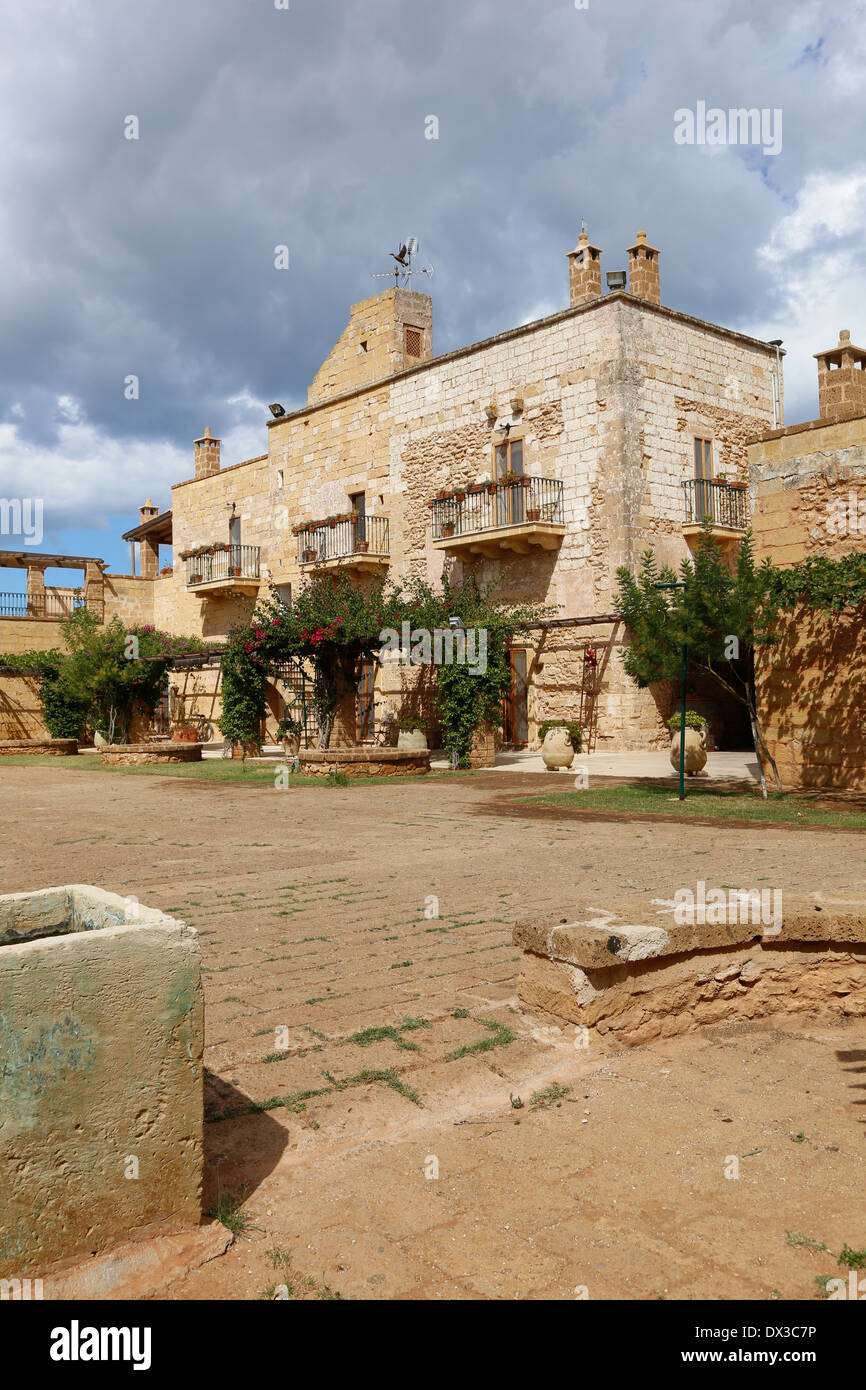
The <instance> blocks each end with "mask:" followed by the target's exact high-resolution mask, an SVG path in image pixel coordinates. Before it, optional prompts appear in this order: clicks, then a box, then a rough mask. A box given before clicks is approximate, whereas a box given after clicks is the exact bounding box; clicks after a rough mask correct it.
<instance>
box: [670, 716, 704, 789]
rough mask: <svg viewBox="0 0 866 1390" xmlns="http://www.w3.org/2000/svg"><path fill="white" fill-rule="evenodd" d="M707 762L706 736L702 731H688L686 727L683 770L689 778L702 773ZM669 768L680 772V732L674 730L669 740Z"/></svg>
mask: <svg viewBox="0 0 866 1390" xmlns="http://www.w3.org/2000/svg"><path fill="white" fill-rule="evenodd" d="M706 761H707V735H706V730H704V729H690V728H689V727H688V726H686V752H685V759H684V762H685V770H686V772H687V773H688V774H689V776H690V777H694V776H696V775H697V773H699V772H702V771H703V768H704V765H705V763H706ZM671 767H672V768H673V769H674V771H675V772H679V770H680V731H679V729H677V730H676V732H675V733H674V735H673V737H672V739H671Z"/></svg>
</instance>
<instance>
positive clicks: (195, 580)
mask: <svg viewBox="0 0 866 1390" xmlns="http://www.w3.org/2000/svg"><path fill="white" fill-rule="evenodd" d="M194 568H195V566H193V569H194ZM189 582H190V584H200V583H201V574H191V575H190V577H189Z"/></svg>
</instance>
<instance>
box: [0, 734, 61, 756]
mask: <svg viewBox="0 0 866 1390" xmlns="http://www.w3.org/2000/svg"><path fill="white" fill-rule="evenodd" d="M77 752H78V740H77V739H74V738H10V739H4V740H3V741H2V742H0V758H14V757H20V756H21V754H22V753H39V754H42V755H43V756H44V757H46V758H68V757H71V755H72V754H73V753H77Z"/></svg>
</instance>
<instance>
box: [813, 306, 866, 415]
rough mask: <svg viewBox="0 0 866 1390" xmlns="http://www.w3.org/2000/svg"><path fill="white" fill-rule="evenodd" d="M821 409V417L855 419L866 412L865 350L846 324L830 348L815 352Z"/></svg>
mask: <svg viewBox="0 0 866 1390" xmlns="http://www.w3.org/2000/svg"><path fill="white" fill-rule="evenodd" d="M815 357H816V358H817V361H818V409H819V410H820V413H821V419H822V420H852V419H854V417H855V416H857V415H866V367H864V363H866V350H864V349H863V348H859V347H855V346H854V344H853V343H852V342H851V334H850V332H849V330H848V329H847V328H843V329H841V330H840V332H839V341H838V343H837V344H836V346H835V347H834V348H830V349H829V350H828V351H827V352H816V353H815Z"/></svg>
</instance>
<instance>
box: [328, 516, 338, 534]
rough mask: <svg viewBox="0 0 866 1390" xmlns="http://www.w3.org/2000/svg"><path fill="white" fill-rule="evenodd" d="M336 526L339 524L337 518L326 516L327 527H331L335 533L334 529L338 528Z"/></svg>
mask: <svg viewBox="0 0 866 1390" xmlns="http://www.w3.org/2000/svg"><path fill="white" fill-rule="evenodd" d="M336 524H337V518H336V517H335V516H326V517H325V525H326V526H329V527H330V528H331V530H332V531H333V529H334V527H335V526H336Z"/></svg>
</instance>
